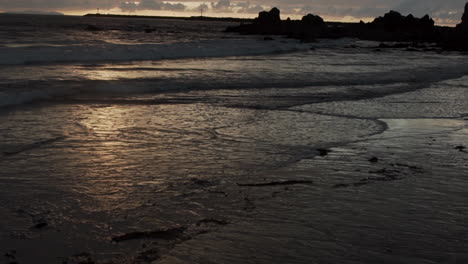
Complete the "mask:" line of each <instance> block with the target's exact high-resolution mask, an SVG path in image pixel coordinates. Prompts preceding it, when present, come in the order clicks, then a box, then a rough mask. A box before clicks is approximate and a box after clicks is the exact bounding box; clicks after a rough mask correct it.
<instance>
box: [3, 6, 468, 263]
mask: <svg viewBox="0 0 468 264" xmlns="http://www.w3.org/2000/svg"><path fill="white" fill-rule="evenodd" d="M235 24H236V23H232V22H220V21H193V20H164V19H124V18H99V17H72V16H35V15H1V16H0V215H1V216H2V217H0V253H1V254H2V255H3V254H5V259H6V260H7V261H17V262H18V263H464V262H466V261H468V253H467V252H466V248H468V240H467V238H468V226H467V225H466V220H467V219H468V218H467V217H468V207H467V205H466V197H467V196H466V188H467V187H468V180H467V179H466V171H467V169H468V162H467V158H466V152H465V150H464V147H465V146H466V142H468V127H467V118H468V103H467V99H468V92H467V89H468V61H467V59H466V58H467V54H464V53H458V52H421V51H413V50H403V49H385V50H382V49H379V48H378V46H379V43H377V42H371V41H362V40H357V39H338V40H328V39H325V40H317V41H316V42H311V43H306V42H301V41H299V40H295V39H291V38H286V37H279V36H274V37H273V40H266V39H265V36H256V35H250V36H247V35H237V34H228V33H223V30H224V29H225V28H226V27H228V26H231V25H235ZM86 261H88V262H86Z"/></svg>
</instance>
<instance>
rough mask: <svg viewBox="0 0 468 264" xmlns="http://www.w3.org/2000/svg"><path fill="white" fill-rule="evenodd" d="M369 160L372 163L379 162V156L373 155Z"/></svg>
mask: <svg viewBox="0 0 468 264" xmlns="http://www.w3.org/2000/svg"><path fill="white" fill-rule="evenodd" d="M369 162H370V163H377V162H379V158H377V157H372V158H370V159H369Z"/></svg>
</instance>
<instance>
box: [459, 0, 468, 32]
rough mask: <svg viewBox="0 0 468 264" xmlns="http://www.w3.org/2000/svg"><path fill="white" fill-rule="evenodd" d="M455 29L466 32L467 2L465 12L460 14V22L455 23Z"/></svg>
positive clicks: (467, 18)
mask: <svg viewBox="0 0 468 264" xmlns="http://www.w3.org/2000/svg"><path fill="white" fill-rule="evenodd" d="M457 29H460V30H462V31H465V32H468V3H466V5H465V12H464V13H463V16H462V22H461V23H460V24H458V25H457Z"/></svg>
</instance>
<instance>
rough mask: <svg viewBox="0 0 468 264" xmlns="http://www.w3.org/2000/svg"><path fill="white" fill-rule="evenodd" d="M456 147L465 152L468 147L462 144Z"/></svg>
mask: <svg viewBox="0 0 468 264" xmlns="http://www.w3.org/2000/svg"><path fill="white" fill-rule="evenodd" d="M455 149H456V150H458V151H461V152H464V151H465V149H466V147H465V146H461V145H460V146H456V147H455Z"/></svg>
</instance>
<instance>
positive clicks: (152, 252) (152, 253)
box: [135, 248, 161, 263]
mask: <svg viewBox="0 0 468 264" xmlns="http://www.w3.org/2000/svg"><path fill="white" fill-rule="evenodd" d="M159 258H161V253H160V252H159V251H158V250H157V249H155V248H153V249H149V250H146V251H143V252H140V253H139V254H138V256H137V257H136V259H135V260H136V262H135V263H152V262H153V261H156V260H158V259H159Z"/></svg>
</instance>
